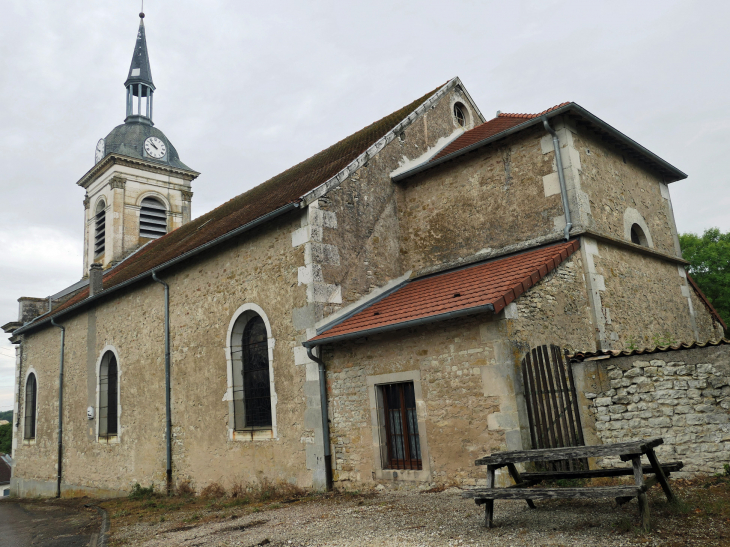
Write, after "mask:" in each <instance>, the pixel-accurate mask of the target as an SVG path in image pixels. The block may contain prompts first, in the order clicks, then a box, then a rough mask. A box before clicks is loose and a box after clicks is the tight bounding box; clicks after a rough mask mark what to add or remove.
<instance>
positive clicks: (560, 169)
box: [542, 117, 573, 241]
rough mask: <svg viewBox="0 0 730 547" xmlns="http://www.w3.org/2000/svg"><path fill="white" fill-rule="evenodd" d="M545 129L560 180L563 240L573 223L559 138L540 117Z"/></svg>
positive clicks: (568, 233) (568, 235) (568, 234)
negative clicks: (551, 143)
mask: <svg viewBox="0 0 730 547" xmlns="http://www.w3.org/2000/svg"><path fill="white" fill-rule="evenodd" d="M542 125H543V126H544V127H545V131H547V132H548V133H550V134H551V135H552V136H553V149H554V150H555V163H556V165H557V168H558V180H559V181H560V195H561V196H562V198H563V211H564V213H565V241H568V240H569V239H570V229H571V228H572V227H573V223H572V222H571V220H570V206H569V205H568V190H567V189H566V188H565V173H563V159H562V158H561V157H560V140H559V139H558V134H557V133H556V132H555V130H554V129H553V128H552V127H550V124H549V123H548V120H547V118H546V117H543V119H542Z"/></svg>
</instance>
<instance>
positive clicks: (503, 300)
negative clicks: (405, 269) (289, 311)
mask: <svg viewBox="0 0 730 547" xmlns="http://www.w3.org/2000/svg"><path fill="white" fill-rule="evenodd" d="M578 248H579V243H578V240H573V241H569V242H564V243H559V244H557V245H550V246H548V247H541V248H538V249H533V250H531V251H527V252H524V253H520V254H517V255H512V256H508V257H505V258H499V259H496V260H492V261H489V262H485V263H482V264H477V265H474V266H468V267H465V268H460V269H458V270H454V271H450V272H446V273H440V274H436V275H432V276H428V277H424V278H420V279H414V280H413V281H411V282H409V283H407V284H406V285H404V286H403V287H401V288H400V289H398V290H396V291H395V292H393V293H391V294H390V295H388V296H386V297H385V298H383V299H382V300H379V301H377V302H375V303H374V304H373V305H372V306H369V307H367V308H365V309H364V310H362V311H360V312H358V313H357V314H355V315H353V316H351V317H349V318H346V319H345V320H344V321H342V322H341V323H339V324H337V325H334V326H332V327H331V328H330V329H328V330H327V331H325V332H324V333H321V334H320V335H318V336H316V337H314V338H312V339H311V340H309V342H317V341H321V342H323V343H324V342H326V341H327V339H329V338H334V337H339V336H343V335H350V334H353V333H359V332H362V333H363V335H365V334H366V333H367V331H371V330H373V329H380V328H382V327H388V326H394V325H398V324H401V323H406V322H409V321H414V320H418V319H422V318H426V317H435V318H437V317H438V316H439V315H443V314H446V313H450V312H456V311H460V310H468V309H470V308H479V307H483V306H487V305H489V304H491V305H493V306H494V313H499V312H500V311H502V309H504V307H505V306H507V304H509V303H510V302H512V301H513V300H514V299H515V298H517V297H518V296H520V295H521V294H522V293H524V292H525V291H526V290H527V289H529V288H530V287H532V286H533V285H534V284H535V283H537V282H538V281H540V279H542V278H543V277H545V276H546V275H547V274H548V272H550V271H552V270H554V269H555V268H557V267H558V265H559V264H560V263H561V262H563V261H564V260H566V259H567V258H568V257H569V256H570V255H571V254H573V253H574V252H575V251H576V250H578Z"/></svg>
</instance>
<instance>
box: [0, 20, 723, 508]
mask: <svg viewBox="0 0 730 547" xmlns="http://www.w3.org/2000/svg"><path fill="white" fill-rule="evenodd" d="M140 17H141V19H140V23H139V32H138V35H137V39H136V44H135V49H134V54H133V58H132V63H131V66H130V70H129V73H128V76H127V79H126V81H125V84H124V85H125V88H126V101H125V111H126V118H125V119H124V123H123V124H122V125H119V126H118V127H115V128H114V129H112V130H111V132H110V133H109V134H108V135H107V136H106V138H104V139H101V140H100V141H99V142H98V143H97V144H96V162H95V165H93V166H92V167H91V168H90V169H89V170H88V172H86V173H85V174H84V175H83V176H81V178H80V179H79V181H78V182H77V184H78V185H79V186H81V187H82V188H84V190H85V192H86V194H85V199H84V203H83V215H84V227H85V228H84V254H83V257H84V258H83V260H84V264H83V268H84V272H85V273H84V276H83V278H82V279H81V280H80V281H79V282H78V283H76V284H74V285H72V286H70V287H67V288H66V289H64V290H61V291H60V292H57V293H56V294H54V295H52V296H50V297H48V298H30V297H23V298H20V299H19V303H20V305H19V316H18V318H17V320H13V321H11V322H9V323H7V324H6V325H4V327H3V328H4V330H5V331H6V332H8V333H10V335H11V340H12V341H13V343H15V344H16V348H17V349H16V354H17V359H16V376H15V407H14V412H15V415H14V427H13V454H12V455H13V459H14V462H15V463H14V469H13V477H12V483H11V488H12V491H13V492H14V493H15V494H17V495H20V496H36V495H41V496H53V495H56V496H61V495H63V496H71V495H81V494H87V495H95V496H110V495H124V494H126V493H128V492H129V491H130V489H131V488H132V486H133V485H134V484H135V483H139V484H141V485H143V486H147V485H149V484H153V485H154V486H155V488H156V489H157V490H160V491H165V490H166V489H171V488H174V487H175V485H177V484H180V483H181V482H185V481H187V482H189V483H190V484H191V485H192V486H193V487H194V488H195V489H198V490H200V489H202V488H204V487H205V486H206V485H208V484H211V483H213V482H218V483H220V484H221V485H223V486H224V487H229V486H230V485H231V484H233V483H240V482H248V483H255V482H258V481H261V480H269V481H285V482H288V483H291V484H296V485H298V486H301V487H304V488H312V489H315V490H325V489H329V488H332V487H335V488H360V487H368V486H370V487H372V486H374V485H375V484H378V483H380V484H386V485H398V487H400V486H403V487H410V486H413V487H418V486H423V485H434V484H447V483H449V484H451V483H457V484H473V483H474V482H473V481H475V480H477V478H478V477H480V476H481V475H483V472H480V470H479V469H477V468H476V467H475V466H474V460H475V459H476V458H478V457H481V456H483V455H484V454H488V453H490V452H492V451H495V450H505V449H523V448H525V449H526V448H531V438H530V434H529V424H528V420H527V411H526V408H525V405H526V397H525V395H526V393H525V390H526V388H525V382H524V381H523V371H522V368H521V367H523V366H524V365H523V359H524V358H525V355H526V354H527V353H528V352H529V351H530V348H535V347H538V346H541V345H546V344H551V345H555V346H558V347H560V348H562V349H563V350H566V351H568V352H578V351H581V352H595V351H600V350H606V349H623V348H632V347H644V346H650V345H657V342H656V340H657V339H658V338H660V339H663V340H672V341H681V342H691V341H694V340H699V341H706V340H710V339H719V338H721V337H722V336H723V332H724V324H723V323H722V320H721V319H720V317H719V315H718V314H717V313H716V312H715V310H714V309H713V308H712V306H711V305H710V304H709V302H708V301H707V299H706V298H705V297H704V296H703V295H702V293H701V291H700V290H699V289H698V288H697V286H696V285H695V284H694V282H693V281H692V279H691V278H690V277H689V276H688V275H687V273H686V269H685V268H686V266H687V262H686V261H685V260H683V259H682V253H681V249H680V246H679V239H678V234H677V229H676V225H675V221H674V216H673V212H672V202H671V196H670V184H671V183H673V182H676V181H679V180H682V179H684V178H686V175H685V174H684V173H683V172H682V171H680V170H679V169H677V168H676V167H674V166H673V165H671V164H670V163H668V162H667V161H665V160H664V159H662V158H660V157H659V156H657V155H656V154H654V153H653V152H651V151H650V150H648V149H646V148H644V147H643V146H642V145H640V144H639V143H637V142H636V141H634V140H632V139H631V138H630V137H628V136H626V135H625V134H623V133H622V132H620V131H619V130H618V129H616V128H614V127H612V126H611V125H609V124H608V123H606V122H604V121H603V120H601V119H600V118H599V117H597V116H596V115H594V114H593V113H591V112H589V111H588V110H586V109H585V108H584V107H582V106H580V105H578V104H576V103H574V102H565V103H563V104H560V105H557V106H553V107H551V108H547V109H546V110H544V111H543V112H540V113H536V114H508V113H500V112H498V113H497V115H496V116H495V117H492V118H490V119H488V118H487V117H485V115H483V113H482V112H481V111H480V109H479V107H478V106H477V104H476V103H475V101H474V100H473V99H472V97H471V96H470V94H469V93H468V91H467V89H466V87H465V85H464V84H463V83H462V82H461V81H460V79H459V78H453V79H452V80H449V81H448V82H446V83H445V84H442V85H439V86H437V87H435V88H434V89H433V90H431V91H428V92H425V91H426V90H424V92H425V93H424V94H423V95H422V96H421V97H418V98H414V100H413V102H411V103H410V104H408V105H406V106H404V107H403V108H401V109H400V110H397V111H395V112H393V113H390V114H387V115H386V116H384V117H383V118H381V119H380V120H377V121H375V122H374V123H372V124H371V125H369V126H367V127H365V128H363V129H361V130H360V131H357V132H356V133H354V134H352V135H350V136H348V137H346V138H344V139H342V140H340V141H339V142H337V143H335V144H333V145H332V146H331V147H329V148H327V149H326V150H323V151H321V152H319V153H318V154H316V155H314V156H312V157H311V158H309V159H307V160H305V161H303V162H301V163H300V164H298V165H295V166H293V167H291V168H289V169H287V170H285V171H283V172H282V173H281V174H279V175H277V176H275V177H273V178H272V179H270V180H268V181H265V182H262V183H261V184H260V185H258V186H256V187H255V188H253V189H251V190H249V191H247V192H245V193H243V194H241V195H239V196H236V197H234V198H233V199H231V200H230V201H227V202H226V203H224V204H223V205H221V206H220V207H218V208H216V209H214V210H212V211H210V212H209V213H206V214H204V215H202V216H199V217H197V218H195V219H193V218H192V214H191V201H192V198H193V191H192V190H193V184H194V181H195V179H196V177H197V176H198V175H199V173H198V172H197V171H195V170H194V169H192V168H191V167H189V166H188V165H186V164H185V163H183V161H182V159H181V157H182V158H184V152H185V151H184V150H181V153H182V156H181V155H180V154H179V153H178V151H177V150H176V149H175V147H174V146H173V144H172V142H171V141H170V139H169V138H168V137H167V136H166V135H165V134H164V133H163V132H162V131H161V130H160V129H159V128H157V127H156V126H155V125H154V123H153V119H154V116H153V114H154V111H153V96H154V94H155V92H156V88H155V86H154V84H153V80H152V71H151V68H150V60H149V54H148V50H147V44H146V38H145V25H144V19H143V18H144V14H140ZM547 106H548V105H546V107H547ZM120 107H121V105H120ZM120 109H121V108H120ZM91 144H93V143H91ZM90 147H91V145H90ZM79 214H80V213H79ZM577 419H578V420H579V426H580V425H581V424H580V420H583V423H582V427H583V428H586V429H588V428H589V426H590V424H589V423H588V422H587V420H588V417H587V416H578V417H577ZM657 433H658V434H661V432H660V431H658V432H657Z"/></svg>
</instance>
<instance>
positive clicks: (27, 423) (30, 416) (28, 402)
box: [23, 372, 38, 441]
mask: <svg viewBox="0 0 730 547" xmlns="http://www.w3.org/2000/svg"><path fill="white" fill-rule="evenodd" d="M37 397H38V382H37V381H36V377H35V374H33V373H32V372H31V373H30V374H29V375H28V378H27V379H26V380H25V409H24V410H25V412H24V414H23V439H24V440H26V441H29V440H32V439H35V429H36V412H37V404H36V402H37Z"/></svg>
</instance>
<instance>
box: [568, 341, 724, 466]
mask: <svg viewBox="0 0 730 547" xmlns="http://www.w3.org/2000/svg"><path fill="white" fill-rule="evenodd" d="M574 367H575V368H576V369H578V371H577V372H578V374H577V376H578V377H580V378H581V380H582V381H581V382H579V387H581V384H582V388H583V395H584V396H585V402H586V406H587V412H586V413H585V415H584V417H583V418H584V419H583V422H584V427H587V428H589V429H590V428H593V430H594V431H591V432H589V433H592V434H595V436H596V437H597V438H598V439H599V441H602V442H603V443H613V442H622V441H628V440H632V439H642V438H648V437H663V438H664V445H663V446H661V447H659V448H658V449H657V452H658V454H659V456H660V460H662V461H670V460H681V461H683V462H684V469H683V471H682V472H681V473H676V474H674V473H673V474H672V476H677V477H689V476H692V475H695V474H704V473H720V472H723V465H724V464H726V463H729V462H730V345H721V346H707V347H695V348H692V349H686V350H680V351H666V352H656V353H651V354H645V355H631V356H623V357H612V358H607V359H603V360H596V361H584V362H582V363H576V364H574ZM611 463H613V462H610V461H600V462H598V465H599V466H604V465H610V464H611ZM624 465H625V464H624Z"/></svg>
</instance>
